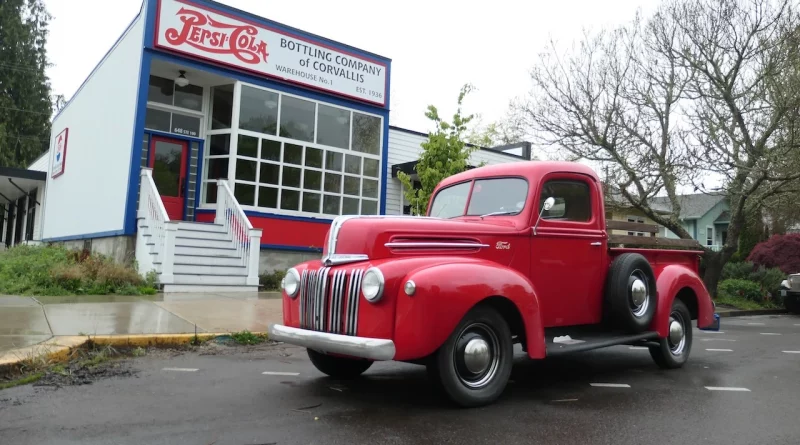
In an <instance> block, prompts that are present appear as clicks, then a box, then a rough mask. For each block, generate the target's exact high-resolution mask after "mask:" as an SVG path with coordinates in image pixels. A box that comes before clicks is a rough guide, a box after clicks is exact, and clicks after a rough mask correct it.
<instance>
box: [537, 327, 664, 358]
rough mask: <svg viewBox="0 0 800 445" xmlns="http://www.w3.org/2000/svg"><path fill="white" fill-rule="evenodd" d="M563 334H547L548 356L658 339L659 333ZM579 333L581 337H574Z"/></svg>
mask: <svg viewBox="0 0 800 445" xmlns="http://www.w3.org/2000/svg"><path fill="white" fill-rule="evenodd" d="M561 333H562V334H564V335H562V336H559V337H553V336H552V335H547V356H548V357H550V356H554V355H562V354H571V353H573V352H583V351H591V350H592V349H599V348H605V347H608V346H616V345H627V344H633V343H637V342H642V341H647V340H654V339H658V333H657V332H655V331H653V332H643V333H641V334H625V335H620V334H618V333H601V332H592V333H587V332H580V331H577V332H573V333H572V335H570V334H569V332H568V331H567V332H561ZM573 335H579V337H573Z"/></svg>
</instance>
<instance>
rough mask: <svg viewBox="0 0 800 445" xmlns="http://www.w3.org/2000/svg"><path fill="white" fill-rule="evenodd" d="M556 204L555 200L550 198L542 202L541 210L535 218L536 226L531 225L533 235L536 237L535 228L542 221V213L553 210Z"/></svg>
mask: <svg viewBox="0 0 800 445" xmlns="http://www.w3.org/2000/svg"><path fill="white" fill-rule="evenodd" d="M555 204H556V198H553V197H552V196H551V197H549V198H547V199H545V200H544V204H542V210H540V211H539V216H538V217H537V218H536V224H534V225H533V235H534V236H536V228H537V227H539V221H541V220H542V215H543V214H544V212H546V211H548V210H550V209H552V208H553V206H554V205H555Z"/></svg>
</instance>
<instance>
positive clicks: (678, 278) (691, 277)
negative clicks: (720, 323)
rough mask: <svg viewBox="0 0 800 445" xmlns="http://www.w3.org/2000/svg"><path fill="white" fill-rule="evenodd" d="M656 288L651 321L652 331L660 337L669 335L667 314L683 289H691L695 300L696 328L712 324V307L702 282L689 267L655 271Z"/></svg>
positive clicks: (666, 267)
mask: <svg viewBox="0 0 800 445" xmlns="http://www.w3.org/2000/svg"><path fill="white" fill-rule="evenodd" d="M655 272H656V276H657V277H658V278H656V287H657V288H658V308H657V310H656V316H655V319H654V321H653V329H654V330H655V331H657V332H658V335H659V336H660V337H666V336H667V335H668V334H669V314H670V312H672V302H673V301H675V297H676V296H677V295H678V293H679V292H680V291H682V290H683V289H686V288H688V289H691V290H692V292H693V293H694V295H695V297H696V298H697V327H698V328H704V327H707V326H711V325H712V324H713V323H714V305H713V303H712V302H711V296H710V295H709V293H708V290H707V289H706V286H705V284H703V280H701V279H700V277H699V276H698V275H697V274H696V273H695V272H694V271H693V270H692V269H690V268H689V267H686V266H683V265H680V264H672V265H667V266H664V267H663V268H661V269H657V270H656V271H655Z"/></svg>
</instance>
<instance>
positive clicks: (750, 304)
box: [714, 296, 781, 311]
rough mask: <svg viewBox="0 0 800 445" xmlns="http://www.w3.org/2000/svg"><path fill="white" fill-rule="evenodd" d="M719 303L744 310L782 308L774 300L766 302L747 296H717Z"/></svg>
mask: <svg viewBox="0 0 800 445" xmlns="http://www.w3.org/2000/svg"><path fill="white" fill-rule="evenodd" d="M714 301H715V302H716V303H717V305H725V306H731V307H733V308H735V309H740V310H743V311H755V310H759V309H781V307H780V306H779V305H778V304H776V303H774V302H772V301H765V302H760V303H759V302H755V301H753V300H748V299H746V298H736V297H722V296H720V297H717V299H716V300H714Z"/></svg>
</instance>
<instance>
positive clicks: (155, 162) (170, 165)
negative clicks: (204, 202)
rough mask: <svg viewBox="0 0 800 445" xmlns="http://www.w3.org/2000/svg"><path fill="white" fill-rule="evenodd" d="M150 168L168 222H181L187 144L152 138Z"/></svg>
mask: <svg viewBox="0 0 800 445" xmlns="http://www.w3.org/2000/svg"><path fill="white" fill-rule="evenodd" d="M152 144H153V145H152V155H151V156H150V168H152V169H153V181H154V182H155V183H156V188H157V189H158V193H159V194H160V195H161V201H163V202H164V208H165V209H166V210H167V215H168V216H169V219H170V220H182V219H183V211H184V207H185V205H184V203H185V200H186V157H187V155H188V151H189V144H188V143H186V142H184V141H180V140H177V139H169V138H163V137H155V136H154V137H153V138H152Z"/></svg>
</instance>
